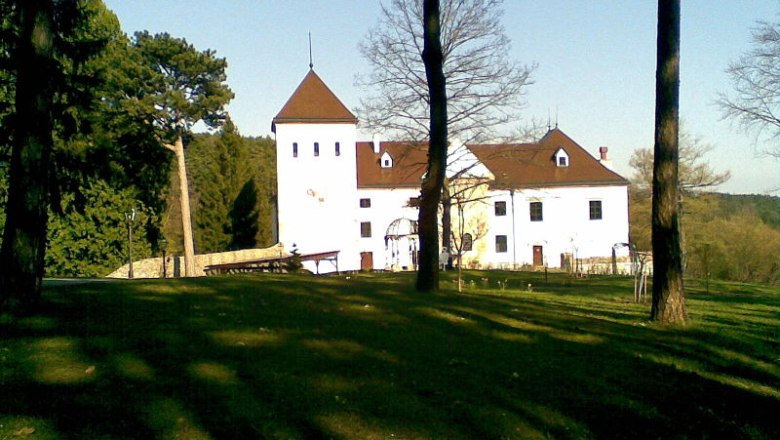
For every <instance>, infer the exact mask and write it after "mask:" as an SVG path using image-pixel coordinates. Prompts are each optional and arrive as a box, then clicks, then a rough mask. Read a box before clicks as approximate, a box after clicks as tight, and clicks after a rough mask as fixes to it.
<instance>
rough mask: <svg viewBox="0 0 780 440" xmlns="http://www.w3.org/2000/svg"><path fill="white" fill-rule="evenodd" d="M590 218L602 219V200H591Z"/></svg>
mask: <svg viewBox="0 0 780 440" xmlns="http://www.w3.org/2000/svg"><path fill="white" fill-rule="evenodd" d="M590 219H591V220H601V200H591V201H590Z"/></svg>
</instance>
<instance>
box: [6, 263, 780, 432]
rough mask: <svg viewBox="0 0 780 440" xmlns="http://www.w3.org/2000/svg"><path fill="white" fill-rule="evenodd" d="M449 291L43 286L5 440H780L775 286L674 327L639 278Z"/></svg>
mask: <svg viewBox="0 0 780 440" xmlns="http://www.w3.org/2000/svg"><path fill="white" fill-rule="evenodd" d="M449 276H450V274H447V275H445V281H444V284H445V286H447V287H446V291H445V292H444V293H442V294H439V295H421V294H416V293H414V292H413V291H412V289H411V288H410V286H411V285H412V284H413V279H414V274H377V275H357V276H355V275H353V276H351V277H345V276H339V277H336V276H332V277H316V276H306V275H300V276H298V275H247V276H234V277H214V278H203V279H194V280H173V281H171V280H168V281H136V282H112V283H92V284H77V285H68V284H65V285H56V286H50V287H48V288H47V289H46V290H45V299H46V304H45V306H44V308H43V309H42V311H41V313H40V314H38V315H37V316H32V317H28V318H24V319H18V320H14V319H11V318H10V317H8V316H4V317H2V318H0V338H1V339H0V440H2V439H9V438H24V437H29V438H35V439H39V438H40V439H60V438H62V439H66V438H84V439H101V438H139V439H150V438H164V439H167V438H171V439H173V438H178V439H206V438H221V439H254V438H280V439H296V438H302V439H318V438H335V439H348V438H349V439H380V438H381V439H387V438H403V439H418V438H419V439H428V438H441V439H458V438H476V439H491V438H521V439H525V438H604V439H612V438H695V439H699V438H728V439H735V438H766V439H777V438H780V292H778V289H777V288H767V287H759V286H752V285H745V284H724V283H713V284H711V285H710V292H711V293H709V294H707V293H705V292H704V286H703V284H702V285H700V283H696V282H695V281H691V282H689V283H688V284H689V286H688V287H689V297H688V306H689V311H690V315H691V319H692V322H691V324H689V325H688V326H686V327H664V326H657V325H654V324H650V323H648V322H647V321H646V317H647V315H648V311H649V305H648V304H633V303H631V302H629V299H630V298H631V297H632V292H631V290H632V284H631V280H629V279H624V278H623V279H621V278H612V277H591V278H586V279H572V278H569V277H567V276H565V275H561V274H550V278H549V282H547V283H545V281H544V276H543V275H542V274H534V273H522V272H520V273H503V272H472V273H468V274H467V275H466V278H467V279H468V280H474V282H473V283H470V284H472V285H470V286H469V287H468V290H467V292H465V293H463V294H458V293H456V292H454V289H453V287H454V284H453V282H452V279H451V278H449ZM483 278H487V280H483ZM505 280H506V282H507V285H506V286H505V288H504V289H501V288H500V287H499V281H500V282H501V283H502V284H503V282H504V281H505ZM529 283H530V284H532V289H531V291H528V284H529Z"/></svg>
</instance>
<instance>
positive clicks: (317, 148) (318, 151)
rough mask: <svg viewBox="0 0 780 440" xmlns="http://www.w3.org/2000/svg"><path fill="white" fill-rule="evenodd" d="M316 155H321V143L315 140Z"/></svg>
mask: <svg viewBox="0 0 780 440" xmlns="http://www.w3.org/2000/svg"><path fill="white" fill-rule="evenodd" d="M314 155H315V156H319V155H320V143H319V142H315V143H314Z"/></svg>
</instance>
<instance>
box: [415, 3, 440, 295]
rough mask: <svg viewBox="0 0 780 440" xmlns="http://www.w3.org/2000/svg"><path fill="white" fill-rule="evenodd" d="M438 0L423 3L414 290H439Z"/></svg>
mask: <svg viewBox="0 0 780 440" xmlns="http://www.w3.org/2000/svg"><path fill="white" fill-rule="evenodd" d="M440 17H441V14H440V11H439V1H438V0H424V2H423V27H424V30H423V40H424V48H423V53H422V58H423V63H424V64H425V76H426V78H427V81H428V93H429V94H430V103H431V108H430V114H431V130H430V131H431V139H430V145H429V146H428V171H427V173H426V174H425V178H424V179H423V182H422V190H421V194H420V196H421V197H420V216H419V221H418V226H419V234H420V267H419V269H418V271H417V291H419V292H435V291H438V290H439V264H438V263H439V261H438V260H439V224H438V223H439V222H438V208H439V201H440V199H441V190H442V187H443V186H444V174H445V170H446V166H447V93H446V83H445V78H444V70H443V61H444V57H443V54H442V49H441V39H440V32H441V23H440Z"/></svg>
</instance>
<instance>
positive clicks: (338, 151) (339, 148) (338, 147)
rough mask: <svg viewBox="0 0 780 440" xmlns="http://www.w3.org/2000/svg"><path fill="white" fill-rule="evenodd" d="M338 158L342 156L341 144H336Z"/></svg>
mask: <svg viewBox="0 0 780 440" xmlns="http://www.w3.org/2000/svg"><path fill="white" fill-rule="evenodd" d="M336 156H341V144H340V143H338V142H336Z"/></svg>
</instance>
